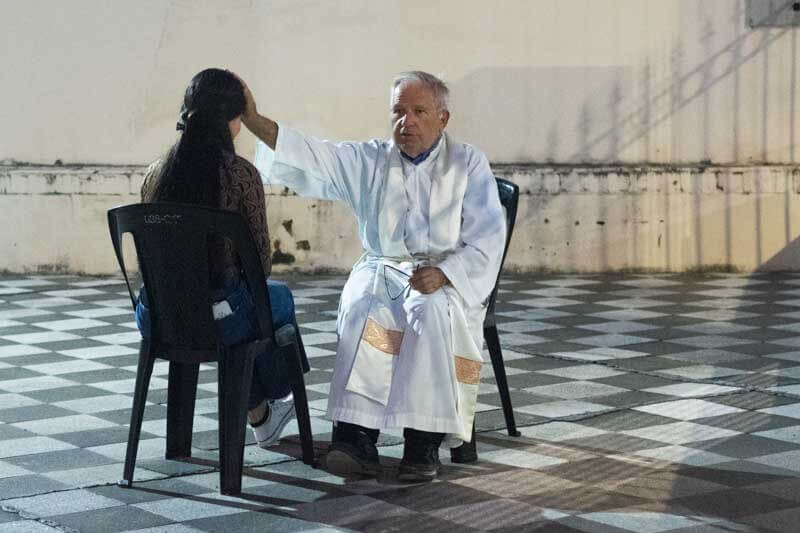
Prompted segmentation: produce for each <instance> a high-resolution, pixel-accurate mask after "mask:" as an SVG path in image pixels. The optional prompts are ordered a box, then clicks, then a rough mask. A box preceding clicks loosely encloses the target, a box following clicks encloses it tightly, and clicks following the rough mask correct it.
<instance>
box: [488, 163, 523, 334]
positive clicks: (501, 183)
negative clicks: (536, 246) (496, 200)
mask: <svg viewBox="0 0 800 533" xmlns="http://www.w3.org/2000/svg"><path fill="white" fill-rule="evenodd" d="M495 181H497V193H498V194H499V195H500V204H502V206H503V208H504V209H505V212H506V242H505V247H504V248H503V259H502V260H501V261H500V270H502V269H503V264H504V263H505V262H506V254H507V253H508V245H509V244H510V243H511V234H512V233H513V232H514V223H515V222H516V220H517V204H518V203H519V187H518V186H517V185H516V184H514V183H512V182H510V181H508V180H504V179H503V178H498V177H495ZM499 282H500V273H499V272H498V274H497V280H495V282H494V289H492V294H491V296H489V305H488V307H487V309H486V319H485V321H484V325H485V326H490V325H494V323H495V316H494V305H495V300H497V286H498V283H499Z"/></svg>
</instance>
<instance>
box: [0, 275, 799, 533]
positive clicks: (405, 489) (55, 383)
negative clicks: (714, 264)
mask: <svg viewBox="0 0 800 533" xmlns="http://www.w3.org/2000/svg"><path fill="white" fill-rule="evenodd" d="M287 281H288V282H289V283H290V286H291V287H292V289H293V291H294V294H295V298H296V303H297V308H298V313H299V314H298V319H299V322H300V325H301V327H302V333H303V338H304V342H305V344H306V346H307V351H308V355H309V357H310V362H311V366H312V371H311V372H310V373H309V374H308V375H307V378H306V379H307V384H308V390H309V396H310V400H311V407H312V409H313V411H312V413H313V414H314V415H315V417H314V420H313V429H314V432H315V437H316V438H317V439H318V440H319V452H320V453H323V452H324V450H325V448H326V441H327V440H329V439H330V423H329V422H327V421H325V420H323V419H322V418H321V416H322V414H323V412H324V409H325V405H326V401H327V392H328V384H329V378H330V373H331V370H332V367H333V363H334V351H335V343H336V335H335V321H336V310H337V301H338V297H339V291H340V289H341V286H342V284H343V283H344V278H342V277H333V278H311V277H294V278H291V279H288V280H287ZM799 319H800V275H797V276H796V275H788V274H764V275H752V276H744V275H703V276H701V275H664V276H632V275H626V276H613V275H602V276H550V275H530V276H507V277H506V279H505V280H504V282H503V284H502V292H501V293H500V296H499V303H498V329H499V330H500V336H501V341H502V343H503V346H504V355H505V358H506V369H507V372H508V374H509V383H510V385H511V387H512V398H513V403H514V408H515V413H516V417H517V423H518V425H519V426H520V429H521V431H522V434H523V436H522V437H520V438H512V437H508V436H507V435H506V433H505V432H504V431H503V427H504V423H503V416H502V411H501V410H500V408H499V407H500V400H499V396H498V395H497V391H496V388H495V386H494V379H493V374H492V371H491V367H490V366H487V367H486V369H485V370H484V378H483V380H482V382H483V383H482V386H481V393H480V396H479V411H480V412H479V414H478V417H477V426H478V431H479V435H478V445H479V454H480V462H479V463H478V464H477V465H473V466H457V465H450V464H447V462H446V461H445V462H446V465H445V468H444V473H443V475H442V477H441V479H440V480H438V481H437V482H435V483H432V484H428V485H400V484H398V483H397V482H396V481H395V480H394V476H393V468H394V467H395V466H396V464H397V460H398V457H399V456H400V455H401V454H402V444H401V438H400V437H399V435H400V432H392V433H387V434H384V435H382V436H381V441H380V444H381V455H382V462H383V464H384V472H383V473H382V474H381V476H379V479H378V480H374V479H373V480H349V479H348V480H345V479H342V478H339V477H337V476H333V475H331V474H329V473H327V472H325V471H324V470H323V469H316V470H315V469H311V468H309V467H307V466H305V465H303V464H302V463H300V462H299V461H298V460H297V456H298V454H299V449H298V446H297V440H296V437H293V436H291V435H292V434H293V433H295V432H296V427H292V426H290V428H289V430H288V431H287V433H286V434H287V435H288V438H286V439H284V441H282V443H281V445H280V446H278V447H276V448H274V449H271V450H269V451H267V450H262V449H260V448H258V447H256V446H253V445H252V441H251V440H249V441H248V442H249V443H251V444H250V445H248V446H247V447H246V450H245V460H246V463H247V465H246V469H245V477H244V492H243V495H242V497H241V498H230V497H223V496H220V494H219V492H218V480H219V477H218V474H217V471H216V470H215V464H214V461H215V460H216V458H217V454H216V439H217V434H216V430H215V428H216V425H217V421H216V374H215V369H214V366H211V365H210V366H207V367H204V368H203V369H202V370H201V373H200V383H201V384H200V390H199V391H198V403H197V412H196V419H195V422H194V427H195V435H194V441H193V446H194V448H195V450H194V458H193V459H192V460H191V462H177V461H166V460H164V459H163V452H164V435H165V427H164V419H165V417H166V406H165V401H166V390H165V388H166V384H167V381H166V379H165V378H166V375H165V374H166V371H167V368H166V364H164V363H158V364H157V365H156V368H155V372H154V378H153V380H152V382H151V388H150V394H149V397H148V401H149V405H148V407H147V410H146V415H145V422H144V425H143V433H142V441H141V444H140V449H139V461H138V463H137V470H136V477H137V479H138V480H139V481H138V482H137V483H136V484H134V488H133V489H121V488H118V487H117V486H115V485H114V483H115V482H116V481H117V480H118V479H119V478H120V477H121V475H122V460H123V457H124V453H125V443H126V439H127V427H126V424H127V423H128V419H129V409H130V405H131V401H132V400H131V398H132V391H133V383H134V376H135V371H136V360H137V347H138V340H139V335H138V332H137V330H136V327H135V325H134V323H133V322H132V320H133V317H132V313H131V311H130V301H129V300H128V297H127V292H126V291H125V287H124V285H123V284H122V283H121V282H120V281H119V280H115V279H96V278H77V277H63V276H55V277H48V276H35V277H22V276H4V277H0V532H4V531H32V532H36V531H81V532H91V531H98V532H115V531H134V530H135V531H165V532H170V531H173V532H189V531H230V530H239V531H408V530H418V531H532V530H539V531H553V532H562V531H563V532H567V531H583V532H631V531H637V532H653V533H661V532H667V531H669V532H679V531H680V532H689V531H692V532H699V531H703V532H706V531H708V532H715V531H786V532H789V531H800V479H799V477H800V320H799ZM447 456H448V454H447V453H446V451H444V450H443V457H444V458H446V457H447Z"/></svg>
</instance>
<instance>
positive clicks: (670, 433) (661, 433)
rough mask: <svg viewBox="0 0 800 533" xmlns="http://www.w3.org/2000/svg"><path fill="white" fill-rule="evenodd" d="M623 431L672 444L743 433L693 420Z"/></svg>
mask: <svg viewBox="0 0 800 533" xmlns="http://www.w3.org/2000/svg"><path fill="white" fill-rule="evenodd" d="M621 433H624V434H625V435H631V436H632V437H639V438H642V439H650V440H654V441H658V442H667V443H670V444H687V443H691V442H700V441H704V440H711V439H720V438H723V437H733V436H735V435H741V433H740V432H738V431H731V430H728V429H722V428H715V427H711V426H704V425H702V424H695V423H693V422H674V423H672V424H663V425H659V426H649V427H643V428H639V429H632V430H628V431H622V432H621Z"/></svg>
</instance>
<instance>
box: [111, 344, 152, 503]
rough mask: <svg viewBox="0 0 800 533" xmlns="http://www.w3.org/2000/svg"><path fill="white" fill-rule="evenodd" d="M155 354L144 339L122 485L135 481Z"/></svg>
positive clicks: (137, 373)
mask: <svg viewBox="0 0 800 533" xmlns="http://www.w3.org/2000/svg"><path fill="white" fill-rule="evenodd" d="M154 362H155V356H154V355H153V353H152V352H151V349H150V342H149V341H147V340H145V339H142V342H141V344H140V345H139V365H138V368H137V370H136V386H135V388H134V392H133V407H132V408H131V425H130V429H129V430H128V446H127V449H126V451H125V468H124V470H123V474H122V480H121V481H120V482H119V485H120V486H123V487H130V486H131V484H132V483H133V471H134V467H135V466H136V453H137V452H138V450H139V435H140V434H141V431H142V419H143V418H144V405H145V403H146V401H147V389H148V388H149V387H150V376H151V375H152V374H153V363H154Z"/></svg>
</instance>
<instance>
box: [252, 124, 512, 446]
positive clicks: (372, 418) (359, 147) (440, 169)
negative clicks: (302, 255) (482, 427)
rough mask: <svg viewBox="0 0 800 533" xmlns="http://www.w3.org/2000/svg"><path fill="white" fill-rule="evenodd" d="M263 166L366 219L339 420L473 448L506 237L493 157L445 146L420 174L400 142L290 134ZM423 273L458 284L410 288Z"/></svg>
mask: <svg viewBox="0 0 800 533" xmlns="http://www.w3.org/2000/svg"><path fill="white" fill-rule="evenodd" d="M255 165H256V167H257V168H258V169H259V171H260V172H261V175H262V179H264V181H265V182H266V183H273V184H280V185H285V186H287V187H289V188H291V189H293V190H294V191H296V192H297V193H298V194H300V195H303V196H312V197H316V198H322V199H331V200H340V201H343V202H345V203H346V204H347V205H348V206H349V207H350V209H351V210H352V211H353V213H354V214H355V216H356V218H357V219H358V226H359V234H360V237H361V243H362V246H363V248H364V251H365V253H364V255H363V256H362V257H361V258H360V259H359V261H358V262H357V263H356V264H355V266H354V267H353V270H352V272H351V274H350V277H349V279H348V281H347V283H346V284H345V287H344V289H343V291H342V297H341V301H340V304H339V315H338V323H337V332H338V336H339V343H338V348H337V353H336V364H335V368H334V372H333V377H332V382H331V389H330V397H329V400H328V410H327V416H328V417H329V418H330V419H332V420H338V421H343V422H350V423H353V424H359V425H361V426H364V427H370V428H378V429H381V428H388V427H411V428H414V429H418V430H422V431H432V432H439V433H445V434H447V443H448V444H449V445H451V446H454V445H457V444H458V443H459V442H460V441H461V440H464V441H469V440H470V438H471V431H472V422H473V417H474V411H475V403H476V398H477V393H478V384H479V380H480V370H481V366H482V363H483V359H482V356H481V347H482V345H483V319H484V317H485V314H486V306H485V304H486V301H487V299H488V296H489V294H490V293H491V291H492V288H493V287H494V283H495V280H496V279H497V274H498V270H499V268H500V263H501V260H502V254H503V246H504V244H505V232H506V228H505V218H504V212H503V208H502V206H501V205H500V201H499V198H498V194H497V185H496V183H495V180H494V176H493V175H492V171H491V169H490V167H489V163H488V160H487V159H486V157H485V156H484V155H483V154H482V153H481V152H479V151H478V150H476V149H475V148H474V147H472V146H470V145H467V144H463V143H458V142H455V141H453V140H452V139H451V138H450V137H449V136H447V135H443V136H442V139H441V140H440V142H439V143H438V145H437V146H436V147H435V148H434V149H433V151H432V152H431V153H430V155H429V156H428V158H427V159H426V160H425V161H423V162H422V163H420V164H418V165H414V164H412V163H411V162H409V161H407V160H406V159H404V158H403V157H401V155H400V152H399V150H398V148H397V147H396V146H395V145H394V143H393V142H392V141H391V140H388V141H387V140H372V141H369V142H345V143H331V142H327V141H319V140H317V139H314V138H311V137H307V136H304V135H303V134H301V133H299V132H297V131H296V130H293V129H290V128H288V127H286V126H285V125H280V126H279V133H278V139H277V145H276V149H275V151H274V152H273V151H272V150H270V148H269V147H267V146H266V145H265V144H264V143H261V142H259V143H258V145H257V149H256V160H255ZM422 265H432V266H437V267H439V268H440V269H441V270H442V272H443V273H444V274H445V275H446V276H447V278H448V279H449V280H450V284H449V285H446V286H445V287H443V288H441V289H440V290H437V291H436V292H434V293H432V294H421V293H419V292H417V291H415V290H413V289H411V288H410V287H407V284H408V276H409V275H410V274H411V273H412V272H413V269H414V268H415V267H418V266H422ZM398 270H399V271H401V272H398Z"/></svg>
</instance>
